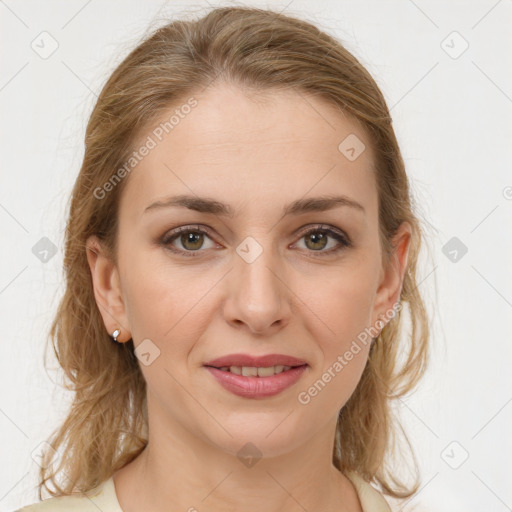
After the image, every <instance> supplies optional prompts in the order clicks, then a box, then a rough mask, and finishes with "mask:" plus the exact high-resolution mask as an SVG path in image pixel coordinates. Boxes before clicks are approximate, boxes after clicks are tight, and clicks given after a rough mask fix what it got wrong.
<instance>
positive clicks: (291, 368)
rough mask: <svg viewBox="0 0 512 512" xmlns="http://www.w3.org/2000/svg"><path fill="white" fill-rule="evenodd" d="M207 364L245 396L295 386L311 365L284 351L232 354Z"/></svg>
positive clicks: (220, 380)
mask: <svg viewBox="0 0 512 512" xmlns="http://www.w3.org/2000/svg"><path fill="white" fill-rule="evenodd" d="M204 367H205V368H206V369H207V370H208V371H209V372H210V374H211V375H212V376H213V377H214V378H215V380H216V381H217V382H218V383H219V384H220V385H221V386H222V387H223V388H224V389H226V390H228V391H230V392H231V393H233V394H235V395H238V396H240V397H243V398H252V399H255V398H259V399H262V398H269V397H272V396H274V395H278V394H279V393H281V392H283V391H284V390H285V389H288V388H290V387H291V386H293V385H294V384H295V383H296V382H297V381H298V380H299V379H300V378H301V376H302V375H303V374H304V372H305V371H306V369H307V368H308V364H307V363H306V362H305V361H304V360H302V359H298V358H296V357H292V356H286V355H283V354H267V355H265V356H251V355H248V354H230V355H227V356H223V357H219V358H217V359H213V360H212V361H208V363H205V364H204Z"/></svg>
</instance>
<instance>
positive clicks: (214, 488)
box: [87, 84, 410, 512]
mask: <svg viewBox="0 0 512 512" xmlns="http://www.w3.org/2000/svg"><path fill="white" fill-rule="evenodd" d="M194 97H195V98H196V99H197V100H198V105H197V107H195V108H194V109H193V110H192V112H191V113H190V114H189V115H188V116H186V117H185V118H184V119H182V120H180V123H179V125H177V126H176V127H175V128H174V129H173V131H172V132H170V133H169V134H168V135H167V136H166V137H165V138H164V140H163V141H162V142H160V143H159V144H158V146H157V147H156V148H155V149H153V150H152V151H151V152H150V153H149V155H148V156H146V157H145V158H144V159H143V160H142V161H141V162H140V163H139V164H138V165H137V167H136V168H135V169H134V170H133V171H132V173H131V174H130V175H129V177H128V178H125V179H128V182H127V183H126V188H125V189H124V191H123V194H122V198H121V203H120V210H119V221H120V224H119V260H118V266H117V267H116V266H115V265H113V263H112V262H111V261H110V260H108V258H107V257H105V256H104V255H103V254H102V248H101V246H100V244H99V243H98V241H97V240H96V238H95V237H91V239H89V240H88V250H87V256H88V261H89V265H90V269H91V274H92V278H93V284H94V292H95V297H96V301H97V303H98V307H99V310H100V312H101V314H102V317H103V320H104V323H105V328H106V329H107V331H108V332H109V333H110V334H111V333H112V332H113V331H114V329H116V328H121V331H122V332H121V335H120V336H119V338H118V340H119V341H121V342H125V341H127V340H129V339H130V338H133V341H134V344H135V347H137V346H138V345H139V344H140V343H141V342H142V341H143V340H145V339H148V338H149V339H150V340H151V341H152V343H153V344H154V345H156V346H157V347H158V349H159V350H160V355H159V357H157V358H156V359H154V360H153V361H152V362H151V364H149V365H148V366H145V365H143V364H139V366H140V367H141V371H142V372H143V375H144V377H145V379H146V382H147V389H148V414H149V444H148V446H147V448H146V449H145V450H144V452H142V454H141V455H140V456H139V457H138V458H136V459H135V460H134V461H133V462H132V463H130V464H128V465H127V466H125V467H124V468H122V469H121V470H119V471H117V472H116V473H115V474H114V483H115V487H116V493H117V496H118V500H119V502H120V505H121V507H122V509H123V511H124V512H132V511H133V512H135V511H139V510H151V511H152V512H160V511H162V512H163V511H166V512H168V511H169V510H189V509H190V510H194V509H193V508H191V507H195V509H197V510H208V511H210V512H215V511H221V510H222V511H226V510H233V511H234V510H244V511H247V512H252V511H254V512H256V511H261V510H265V511H268V512H273V511H284V512H288V511H290V512H291V511H297V510H302V508H301V507H303V508H305V509H307V510H325V511H334V510H336V511H338V512H339V511H350V512H357V511H361V510H362V509H361V505H360V503H359V500H358V498H357V494H356V492H355V489H354V487H353V485H352V483H351V482H350V480H349V479H348V478H347V477H346V476H344V475H342V474H341V473H340V472H339V471H338V470H337V469H336V468H335V467H334V466H333V464H332V449H333V443H334V435H335V426H336V418H337V415H338V412H339V410H340V409H341V408H342V407H343V405H344V404H345V403H346V402H347V400H348V399H349V397H350V395H351V394H352V393H353V391H354V390H355V388H356V386H357V384H358V382H359V379H360V377H361V374H362V371H363V369H364V366H365V364H366V360H367V357H368V351H369V348H370V344H369V343H368V344H367V345H366V346H362V350H361V351H360V352H359V353H358V355H357V356H354V358H353V359H352V360H351V361H350V362H349V363H348V364H347V365H346V366H345V367H344V368H343V370H342V371H341V372H339V373H338V374H337V375H336V377H335V378H333V379H332V380H331V381H330V382H329V383H328V384H327V385H326V386H325V388H324V389H323V390H322V391H321V392H320V393H319V394H318V395H317V396H315V397H314V398H313V399H312V400H311V401H310V403H308V404H307V405H302V404H301V403H299V402H298V400H297V396H298V394H299V393H300V392H301V391H304V390H307V389H308V388H309V386H311V384H313V383H314V382H315V381H317V380H318V379H319V378H320V376H321V375H322V374H323V373H324V371H326V370H327V369H328V368H329V367H331V366H332V365H333V363H334V361H336V359H337V357H338V356H339V355H343V354H344V353H345V351H346V350H348V349H349V347H350V345H351V343H352V342H353V340H355V339H356V337H357V335H358V334H359V333H361V332H362V331H363V330H364V328H365V327H370V326H375V325H376V321H377V320H378V319H379V318H382V315H384V314H385V312H386V311H389V310H390V309H391V308H392V307H393V305H394V304H395V303H396V302H397V300H398V299H399V296H400V291H401V287H402V282H403V277H404V273H405V270H406V265H407V256H408V248H409V241H410V226H409V225H408V224H407V223H404V224H403V225H402V226H401V228H400V230H399V231H398V233H397V235H396V237H395V244H396V250H395V254H394V257H393V258H392V260H391V262H390V263H389V264H388V265H383V264H382V253H381V249H380V245H379V238H378V211H377V204H378V203H377V199H378V198H377V189H376V183H375V176H374V174H373V171H372V165H373V152H372V150H371V145H370V141H369V140H368V138H367V136H366V134H365V133H364V132H363V130H362V128H361V127H360V126H359V125H358V124H357V123H356V122H355V121H353V120H351V119H350V118H348V117H346V116H344V115H343V114H342V113H341V112H340V111H339V110H337V109H336V108H334V107H333V106H331V105H329V104H328V103H325V102H324V101H323V100H321V99H318V98H314V97H312V96H308V95H305V94H303V93H301V94H300V95H299V94H298V93H295V92H275V91H273V92H272V93H271V94H268V93H267V94H265V96H256V95H254V94H253V93H248V92H244V91H243V90H241V89H239V88H236V87H235V86H230V85H226V84H217V85H215V86H211V87H209V88H207V89H206V90H205V91H204V92H202V93H198V94H195V95H194ZM174 108H175V106H173V108H171V109H170V110H169V112H171V113H172V111H173V110H174ZM169 115H170V114H169V113H165V115H163V116H162V119H163V120H164V119H168V118H169ZM157 124H158V123H155V126H156V125H157ZM149 133H151V132H150V130H149V131H148V132H144V133H142V134H141V140H144V139H145V137H147V135H148V134H149ZM352 133H354V134H356V135H357V137H358V138H359V139H360V140H362V141H363V142H364V144H365V145H366V150H365V151H363V153H362V154H361V155H360V156H359V157H358V158H357V159H356V160H355V161H349V160H348V159H347V158H345V156H344V155H343V154H342V153H340V151H339V150H338V145H339V144H340V142H341V141H342V140H344V139H345V137H347V136H348V135H349V134H352ZM178 194H193V195H197V196H201V197H203V196H207V197H210V198H214V199H216V200H217V201H220V202H222V203H226V204H229V205H230V206H231V207H232V208H233V210H234V211H235V212H236V214H235V216H234V217H232V218H228V217H222V216H220V215H215V214H211V213H199V212H195V211H193V210H189V209H186V208H180V207H172V208H166V209H158V210H157V209H155V210H154V211H150V212H147V213H143V212H144V209H145V208H146V207H147V206H148V205H150V204H151V203H153V202H154V201H156V200H159V199H162V198H165V197H167V196H170V195H178ZM332 194H345V195H347V196H349V197H350V198H351V199H353V200H355V201H357V202H359V203H360V204H361V205H363V207H364V209H365V211H364V213H362V212H359V211H358V210H357V209H355V208H351V207H347V206H342V207H337V208H335V209H332V210H329V211H324V212H308V213H302V214H300V215H298V216H289V217H286V218H282V216H281V213H282V209H283V207H284V206H285V205H287V204H289V203H291V202H292V201H294V200H296V199H301V198H303V197H317V196H322V195H332ZM194 224H201V225H203V226H207V227H209V228H210V229H211V233H212V236H210V235H204V237H203V238H201V235H199V237H200V238H199V242H194V243H189V244H187V242H186V239H185V243H183V238H181V242H180V237H179V236H178V237H177V239H175V240H174V241H173V242H172V245H173V246H174V248H175V249H176V250H180V249H181V251H184V252H185V251H187V250H188V251H189V253H190V252H193V249H194V248H195V247H199V249H196V252H195V253H196V254H197V256H196V257H187V256H186V255H179V254H176V253H173V252H171V251H170V250H169V249H168V248H166V247H165V246H163V245H161V244H160V243H159V241H160V239H161V238H162V237H163V236H164V235H165V234H166V233H168V232H170V231H171V230H172V229H174V228H176V227H179V226H189V225H194ZM318 224H327V225H329V226H332V227H334V228H338V229H339V230H342V231H343V232H345V233H346V234H347V235H348V237H349V238H350V240H351V242H352V246H351V247H343V246H340V244H339V242H337V241H336V240H335V239H334V238H331V237H330V238H329V239H328V240H329V241H328V243H327V246H325V247H324V246H322V245H321V244H319V243H318V242H316V243H315V241H314V240H310V239H309V237H308V236H305V235H304V234H302V233H300V232H299V230H300V228H304V227H311V228H313V229H314V228H317V225H318ZM191 231H192V232H194V226H192V227H191ZM316 234H318V231H316ZM248 236H251V237H253V238H254V239H255V240H257V242H258V243H259V244H260V246H261V248H262V249H263V252H262V253H261V255H260V256H259V257H258V258H257V259H256V260H255V261H253V262H252V263H248V262H246V261H245V260H244V259H243V258H241V257H240V256H239V255H238V254H237V252H236V248H237V246H238V245H239V244H240V243H241V242H242V241H243V240H244V239H245V238H246V237H248ZM201 240H203V245H202V246H201V242H200V241H201ZM337 246H340V247H341V249H340V251H338V252H336V253H332V252H331V253H330V254H327V251H329V249H331V248H333V247H337ZM322 253H323V254H324V255H322ZM230 353H249V354H253V355H263V354H269V353H280V354H286V355H292V356H295V357H298V358H301V359H303V360H305V361H306V362H307V363H308V365H309V366H308V368H307V371H306V372H305V373H304V374H303V376H302V377H301V379H300V380H299V381H298V382H297V383H296V384H295V385H293V386H292V387H291V388H288V389H287V390H285V391H284V392H282V393H280V394H279V395H276V396H273V397H270V398H264V399H250V398H241V397H239V396H236V395H233V394H231V393H230V392H229V391H227V390H225V389H224V388H222V387H221V386H220V385H219V384H218V383H217V381H216V380H215V379H214V378H213V377H212V376H211V375H210V373H209V372H208V371H207V370H206V369H205V368H204V367H203V364H204V363H205V362H207V361H208V360H211V359H214V358H216V357H220V356H222V355H226V354H230ZM246 442H251V443H253V444H254V445H255V446H256V447H257V448H258V449H259V450H260V452H261V453H262V458H261V459H260V460H258V462H257V463H256V464H255V465H253V466H252V467H246V466H245V465H244V464H242V463H241V461H240V459H239V458H238V457H237V452H238V450H240V449H241V447H242V446H243V445H245V443H246Z"/></svg>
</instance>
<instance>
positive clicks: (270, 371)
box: [221, 364, 291, 377]
mask: <svg viewBox="0 0 512 512" xmlns="http://www.w3.org/2000/svg"><path fill="white" fill-rule="evenodd" d="M290 368H291V366H284V365H281V364H278V365H276V366H267V367H261V368H257V367H255V366H223V367H222V368H221V370H223V371H225V372H227V371H229V372H231V373H236V374H237V375H243V376H244V377H271V376H272V375H277V374H278V373H281V372H285V371H287V370H289V369H290Z"/></svg>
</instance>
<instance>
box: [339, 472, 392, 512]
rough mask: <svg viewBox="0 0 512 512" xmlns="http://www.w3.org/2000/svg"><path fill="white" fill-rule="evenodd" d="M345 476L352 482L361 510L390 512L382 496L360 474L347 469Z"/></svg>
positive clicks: (365, 511)
mask: <svg viewBox="0 0 512 512" xmlns="http://www.w3.org/2000/svg"><path fill="white" fill-rule="evenodd" d="M345 476H346V477H347V478H349V479H350V480H351V481H352V483H353V484H354V487H355V488H356V491H357V495H358V497H359V501H360V502H361V507H362V509H363V512H391V508H390V506H389V504H388V502H387V501H386V500H385V498H384V496H383V495H382V494H381V493H380V492H379V491H378V490H377V489H375V487H373V486H372V485H370V484H369V483H368V482H367V481H366V480H364V479H363V478H362V477H361V476H359V475H358V474H357V473H355V472H353V471H347V472H346V474H345Z"/></svg>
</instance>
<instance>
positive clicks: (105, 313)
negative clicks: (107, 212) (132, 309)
mask: <svg viewBox="0 0 512 512" xmlns="http://www.w3.org/2000/svg"><path fill="white" fill-rule="evenodd" d="M86 253H87V261H88V263H89V268H90V270H91V276H92V282H93V287H94V297H95V299H96V304H97V305H98V309H99V311H100V314H101V316H102V318H103V323H104V324H105V328H106V329H107V332H108V333H109V334H110V335H112V333H113V332H114V331H115V330H116V329H120V330H121V333H120V335H119V336H118V338H117V341H118V342H125V341H129V340H130V339H131V335H130V332H129V329H128V326H129V322H128V318H127V315H126V308H125V304H124V300H123V297H122V293H121V286H120V280H119V272H118V269H117V267H116V266H115V265H114V263H113V262H112V261H111V260H110V259H109V258H108V257H107V256H106V255H105V251H104V250H103V248H102V245H101V242H100V241H99V240H98V238H97V237H96V236H91V237H89V238H88V239H87V242H86Z"/></svg>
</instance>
